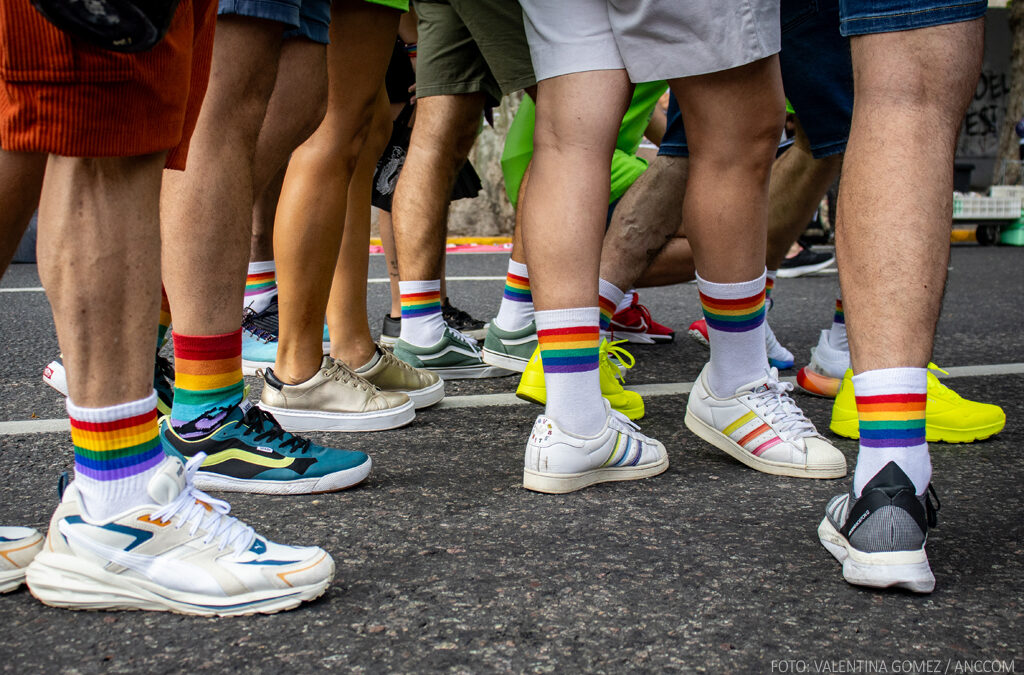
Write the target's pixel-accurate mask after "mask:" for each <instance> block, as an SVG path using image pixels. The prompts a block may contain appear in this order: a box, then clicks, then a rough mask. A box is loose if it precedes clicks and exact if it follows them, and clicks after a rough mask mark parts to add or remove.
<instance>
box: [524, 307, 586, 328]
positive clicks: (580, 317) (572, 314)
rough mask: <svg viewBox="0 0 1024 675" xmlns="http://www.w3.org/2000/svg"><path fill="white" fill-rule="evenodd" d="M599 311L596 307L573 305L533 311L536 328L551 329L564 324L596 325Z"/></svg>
mask: <svg viewBox="0 0 1024 675" xmlns="http://www.w3.org/2000/svg"><path fill="white" fill-rule="evenodd" d="M600 316H601V313H600V310H599V309H598V308H597V307H573V308H571V309H547V310H544V311H537V312H534V313H533V317H534V320H535V321H536V322H537V330H538V331H541V330H552V329H556V328H565V327H566V326H594V327H596V326H597V325H598V321H599V319H600Z"/></svg>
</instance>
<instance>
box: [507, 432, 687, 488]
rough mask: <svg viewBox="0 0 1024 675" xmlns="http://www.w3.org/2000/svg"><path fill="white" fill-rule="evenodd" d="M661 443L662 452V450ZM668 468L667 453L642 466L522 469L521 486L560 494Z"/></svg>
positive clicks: (661, 471) (656, 472)
mask: <svg viewBox="0 0 1024 675" xmlns="http://www.w3.org/2000/svg"><path fill="white" fill-rule="evenodd" d="M659 445H660V443H659ZM664 447H665V446H663V445H662V452H664ZM667 470H668V455H665V456H664V457H663V458H662V459H661V460H660V461H658V462H656V463H654V464H648V465H647V466H642V467H630V466H616V467H611V466H610V467H604V468H601V469H593V470H591V471H584V472H582V473H545V472H541V471H534V470H532V469H525V468H524V469H523V487H524V488H526V489H527V490H532V491H533V492H544V493H546V494H553V495H561V494H566V493H569V492H575V491H577V490H582V489H583V488H585V487H588V486H590V485H596V484H597V483H611V482H614V481H624V480H640V479H642V478H650V477H652V476H657V475H658V474H661V473H664V472H665V471H667Z"/></svg>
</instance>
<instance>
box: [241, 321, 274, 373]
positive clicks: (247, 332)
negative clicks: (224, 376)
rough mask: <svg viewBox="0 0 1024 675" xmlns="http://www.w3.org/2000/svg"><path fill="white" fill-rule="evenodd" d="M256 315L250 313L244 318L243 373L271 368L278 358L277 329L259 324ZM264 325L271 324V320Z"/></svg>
mask: <svg viewBox="0 0 1024 675" xmlns="http://www.w3.org/2000/svg"><path fill="white" fill-rule="evenodd" d="M276 306H277V305H276V304H275V305H274V307H275V308H276ZM254 317H255V315H254V314H252V313H249V314H247V315H246V317H245V318H243V319H242V374H243V375H255V374H256V371H258V370H260V369H264V368H271V367H273V365H274V362H275V361H276V360H277V330H276V329H275V330H274V331H270V330H269V329H268V328H263V327H261V326H260V325H257V324H256V322H255V321H254V320H253V319H254ZM263 325H264V326H266V325H269V322H266V323H264V324H263Z"/></svg>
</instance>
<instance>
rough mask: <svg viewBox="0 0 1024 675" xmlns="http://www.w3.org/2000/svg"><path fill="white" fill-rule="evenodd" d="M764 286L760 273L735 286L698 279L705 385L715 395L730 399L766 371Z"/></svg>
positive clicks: (763, 277) (763, 278) (763, 279)
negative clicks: (707, 353)
mask: <svg viewBox="0 0 1024 675" xmlns="http://www.w3.org/2000/svg"><path fill="white" fill-rule="evenodd" d="M764 287H765V275H763V274H762V275H761V276H759V277H758V278H756V279H752V280H751V281H743V282H740V283H735V284H718V283H714V282H711V281H708V280H706V279H703V278H701V277H700V275H698V276H697V290H698V291H699V293H700V304H701V307H702V309H703V310H704V320H705V322H706V323H707V327H708V342H710V343H711V360H710V361H709V363H708V368H709V371H708V385H709V386H710V388H711V390H712V392H711V393H713V394H714V395H715V396H718V397H723V398H724V397H728V396H732V395H734V394H735V393H736V390H737V389H739V388H740V387H741V386H743V385H746V384H749V383H751V382H753V381H754V380H757V379H759V378H762V377H764V375H765V373H766V371H767V370H768V357H767V354H766V352H765V328H764V314H765V306H764Z"/></svg>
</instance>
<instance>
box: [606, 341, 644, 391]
mask: <svg viewBox="0 0 1024 675" xmlns="http://www.w3.org/2000/svg"><path fill="white" fill-rule="evenodd" d="M627 342H629V340H615V341H614V342H608V341H607V340H602V341H601V347H600V348H599V354H598V357H599V358H600V360H601V362H602V363H607V364H608V366H609V367H610V368H611V369H612V370H614V371H615V377H616V378H618V379H619V380H621V381H623V382H625V381H626V373H625V371H627V370H629V369H630V368H632V367H633V366H634V365H636V358H634V357H633V355H632V354H630V353H629V352H627V351H626V350H625V349H623V348H622V347H619V346H618V345H621V344H625V343H627ZM612 358H614V359H615V360H616V361H618V363H619V365H615V364H614V363H612Z"/></svg>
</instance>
